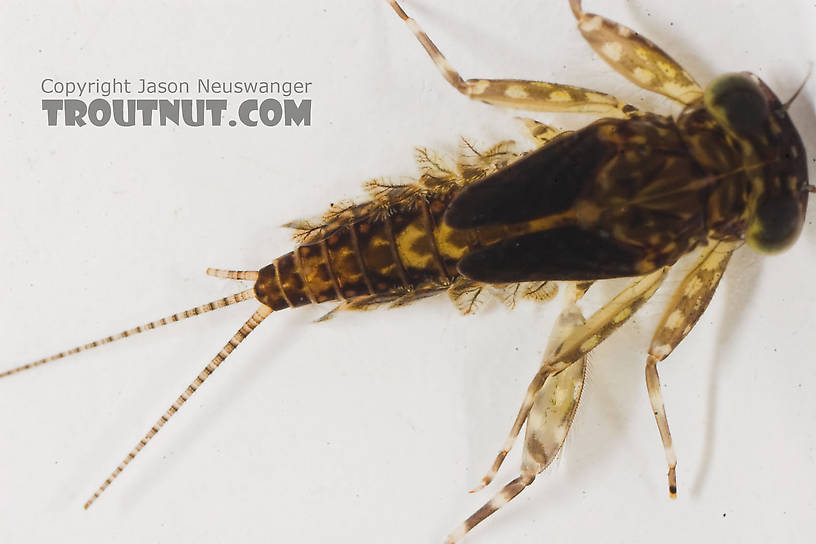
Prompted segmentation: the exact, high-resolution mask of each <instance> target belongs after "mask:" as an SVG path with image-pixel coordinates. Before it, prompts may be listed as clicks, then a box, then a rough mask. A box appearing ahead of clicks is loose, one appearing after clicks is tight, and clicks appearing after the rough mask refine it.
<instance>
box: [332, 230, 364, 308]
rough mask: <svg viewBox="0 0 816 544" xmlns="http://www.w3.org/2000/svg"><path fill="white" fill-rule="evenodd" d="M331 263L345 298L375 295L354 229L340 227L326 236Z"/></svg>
mask: <svg viewBox="0 0 816 544" xmlns="http://www.w3.org/2000/svg"><path fill="white" fill-rule="evenodd" d="M326 248H327V250H328V255H329V264H330V266H331V271H332V272H333V274H334V278H335V280H336V281H337V285H338V287H339V289H340V292H341V293H342V295H343V298H345V299H352V298H355V297H359V296H365V295H373V294H374V290H373V288H371V287H369V285H370V284H369V282H368V281H367V278H366V275H365V273H364V270H363V265H362V259H361V258H360V255H359V252H358V250H357V248H358V245H357V240H356V238H355V234H354V229H352V228H340V229H337V230H336V231H335V232H333V233H332V234H330V235H329V236H328V237H327V238H326Z"/></svg>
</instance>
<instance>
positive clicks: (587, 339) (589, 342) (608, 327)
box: [481, 267, 668, 487]
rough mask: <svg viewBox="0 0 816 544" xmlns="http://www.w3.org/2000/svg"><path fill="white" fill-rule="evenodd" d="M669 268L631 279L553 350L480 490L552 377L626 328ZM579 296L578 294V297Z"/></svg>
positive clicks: (494, 470)
mask: <svg viewBox="0 0 816 544" xmlns="http://www.w3.org/2000/svg"><path fill="white" fill-rule="evenodd" d="M667 272H668V267H664V268H661V269H659V270H656V271H654V272H652V273H651V274H649V275H646V276H641V277H639V278H636V279H634V280H632V281H631V282H630V283H629V285H628V286H627V287H626V288H624V289H623V290H622V291H621V292H620V293H618V294H617V295H616V296H615V298H613V299H612V300H611V301H609V302H608V303H607V304H606V305H604V306H603V307H602V308H601V309H599V310H598V311H596V312H595V313H594V314H592V316H590V318H589V319H588V320H587V321H586V323H584V324H583V325H581V326H579V327H575V328H574V329H573V330H572V331H571V332H570V334H569V335H567V336H566V338H565V339H564V340H563V341H562V342H561V343H560V344H559V345H558V346H557V347H556V348H555V349H554V350H553V352H552V355H551V356H550V357H547V359H546V360H545V361H544V362H543V363H542V364H541V369H540V370H539V371H538V373H536V375H535V376H534V377H533V379H532V381H531V382H530V385H529V386H528V387H527V393H526V395H525V396H524V400H523V401H522V404H521V408H519V411H518V415H517V416H516V419H515V421H514V422H513V426H512V428H511V429H510V433H509V434H508V435H507V438H506V439H505V441H504V444H503V445H502V449H501V450H500V451H499V453H498V455H497V456H496V459H495V460H494V461H493V465H492V466H491V467H490V470H489V471H488V473H487V475H486V476H485V477H484V478H482V484H481V487H484V486H486V485H488V484H489V483H490V482H491V481H492V480H493V478H494V477H495V475H496V473H497V472H498V470H499V468H500V467H501V465H502V463H503V462H504V459H505V457H507V454H508V453H509V452H510V449H511V448H512V447H513V443H514V442H515V441H516V437H518V435H519V432H521V427H522V426H523V425H524V422H525V421H526V419H527V416H528V415H529V414H530V410H531V409H532V407H533V404H534V402H535V398H536V395H537V394H538V392H539V391H540V390H541V388H542V387H543V386H544V383H545V382H546V381H547V379H548V378H549V377H550V376H553V375H554V374H556V373H558V372H561V371H562V370H564V369H566V368H568V367H569V366H570V365H571V364H572V363H573V361H577V360H579V359H580V358H582V357H583V356H584V355H586V354H587V353H589V352H590V351H592V350H593V349H594V348H595V347H596V346H597V345H598V344H600V343H601V342H602V341H603V340H605V339H606V338H607V337H608V336H609V335H610V334H612V333H613V332H615V331H616V330H617V329H618V328H619V327H620V326H621V325H623V324H624V323H625V322H626V321H627V320H628V319H629V318H630V317H632V316H633V315H634V314H635V312H636V311H637V310H638V309H640V307H641V306H643V304H645V303H646V301H647V300H649V299H650V298H651V297H652V295H653V294H654V293H655V291H657V288H658V287H660V284H661V283H662V282H663V279H664V278H665V277H666V273H667ZM577 295H578V293H577V294H576V296H577Z"/></svg>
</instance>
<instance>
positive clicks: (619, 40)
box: [570, 0, 703, 104]
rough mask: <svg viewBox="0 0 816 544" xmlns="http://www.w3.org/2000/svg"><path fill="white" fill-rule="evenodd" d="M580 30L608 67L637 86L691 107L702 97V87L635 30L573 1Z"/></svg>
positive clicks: (572, 4)
mask: <svg viewBox="0 0 816 544" xmlns="http://www.w3.org/2000/svg"><path fill="white" fill-rule="evenodd" d="M570 7H571V8H572V13H573V14H575V18H576V19H577V20H578V29H579V30H580V31H581V34H583V36H584V39H586V41H587V42H589V45H590V46H592V49H594V50H595V52H596V53H598V55H600V56H601V58H602V59H604V60H605V61H606V63H607V64H608V65H609V66H611V67H612V68H614V69H615V71H616V72H618V73H619V74H621V75H622V76H623V77H625V78H626V79H628V80H629V81H631V82H632V83H634V84H635V85H637V86H639V87H642V88H644V89H646V90H647V91H652V92H655V93H659V94H662V95H663V96H667V97H669V98H671V99H672V100H675V101H677V102H680V103H681V104H690V103H692V102H694V101H695V100H697V99H699V98H701V97H702V96H703V89H702V88H700V85H698V84H697V82H696V81H694V79H693V78H692V77H691V76H690V75H689V74H688V72H686V71H685V70H684V69H683V67H682V66H680V65H679V64H678V63H677V62H675V60H674V59H672V58H671V57H670V56H669V55H667V54H666V52H664V51H663V50H662V49H660V48H659V47H658V46H657V45H655V44H654V43H653V42H652V41H650V40H648V39H646V38H644V37H643V36H641V35H640V34H638V33H637V32H635V31H634V30H632V29H630V28H628V27H625V26H623V25H620V24H618V23H616V22H614V21H610V20H609V19H607V18H605V17H601V16H600V15H596V14H594V13H586V12H584V10H583V9H581V0H570Z"/></svg>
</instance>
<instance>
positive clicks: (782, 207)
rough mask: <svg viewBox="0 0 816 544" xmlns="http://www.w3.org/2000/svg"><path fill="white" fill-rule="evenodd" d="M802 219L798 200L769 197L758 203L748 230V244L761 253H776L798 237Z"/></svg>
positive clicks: (788, 197)
mask: <svg viewBox="0 0 816 544" xmlns="http://www.w3.org/2000/svg"><path fill="white" fill-rule="evenodd" d="M803 222H804V217H803V215H802V209H801V208H800V207H799V201H798V199H796V198H794V197H792V196H785V195H781V196H771V197H767V198H765V199H763V200H761V201H760V202H759V205H758V206H757V209H756V215H755V216H754V220H753V221H752V222H751V226H750V228H749V229H748V243H749V244H751V246H752V247H753V248H754V249H756V250H757V251H760V252H762V253H778V252H780V251H782V250H784V249H787V248H788V247H789V246H790V245H791V244H793V243H794V242H795V241H796V239H797V238H798V237H799V232H800V231H801V230H802V223H803Z"/></svg>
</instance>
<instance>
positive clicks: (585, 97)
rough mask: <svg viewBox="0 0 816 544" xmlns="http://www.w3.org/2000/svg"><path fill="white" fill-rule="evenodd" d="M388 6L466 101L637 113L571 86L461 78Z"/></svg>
mask: <svg viewBox="0 0 816 544" xmlns="http://www.w3.org/2000/svg"><path fill="white" fill-rule="evenodd" d="M388 3H389V4H390V5H391V7H392V8H394V11H396V12H397V15H399V16H400V18H401V19H402V20H403V21H405V23H406V24H407V25H408V27H409V28H410V29H411V31H412V32H413V33H414V36H416V38H417V40H419V43H421V44H422V47H424V48H425V51H426V52H427V53H428V55H429V56H430V57H431V60H433V62H434V64H435V65H436V67H437V68H438V69H439V71H440V72H441V73H442V76H443V77H444V78H445V80H447V82H448V83H450V84H451V85H453V87H454V88H455V89H456V90H457V91H459V92H460V93H462V94H464V95H465V96H467V97H468V98H471V99H473V100H481V101H482V102H487V103H488V104H492V105H494V106H505V107H508V108H516V109H523V110H531V111H547V112H572V113H599V114H603V115H607V116H613V117H627V116H628V115H629V114H631V113H633V112H635V111H637V108H635V107H634V106H632V105H630V104H626V103H624V102H622V101H620V100H618V99H617V98H615V97H614V96H610V95H608V94H606V93H602V92H599V91H593V90H590V89H584V88H582V87H575V86H572V85H563V84H560V83H548V82H545V81H528V80H520V79H467V80H466V79H463V78H462V76H461V75H459V72H457V71H456V70H455V69H454V68H453V66H451V65H450V63H449V62H448V60H447V59H446V58H445V56H444V55H443V54H442V52H441V51H439V48H437V47H436V44H434V43H433V41H431V39H430V38H429V37H428V35H427V34H425V31H423V30H422V28H421V27H420V26H419V25H418V24H417V22H416V21H414V20H413V19H412V18H410V17H408V15H407V14H406V13H405V11H404V10H403V9H402V8H401V7H400V5H399V4H398V3H397V2H396V1H395V0H388Z"/></svg>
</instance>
